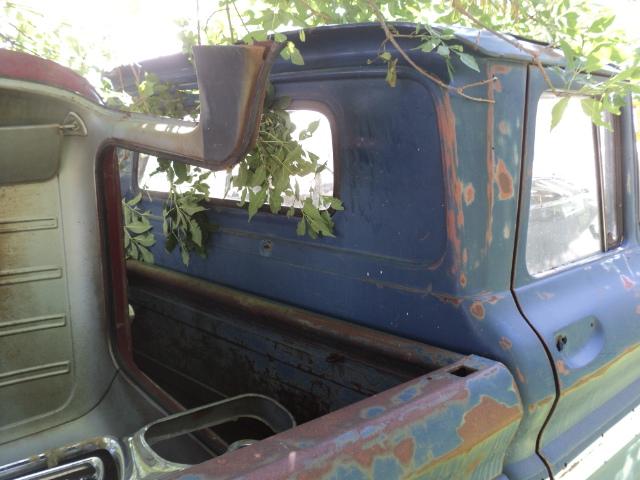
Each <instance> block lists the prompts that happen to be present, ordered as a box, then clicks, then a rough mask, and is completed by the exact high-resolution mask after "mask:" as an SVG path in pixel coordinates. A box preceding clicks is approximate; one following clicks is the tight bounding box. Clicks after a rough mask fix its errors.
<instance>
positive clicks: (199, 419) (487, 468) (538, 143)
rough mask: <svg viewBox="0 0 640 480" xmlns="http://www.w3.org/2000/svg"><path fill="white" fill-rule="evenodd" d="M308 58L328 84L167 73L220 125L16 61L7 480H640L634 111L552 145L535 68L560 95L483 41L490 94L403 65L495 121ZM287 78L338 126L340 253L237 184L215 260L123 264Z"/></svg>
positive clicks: (6, 360) (433, 95) (10, 85)
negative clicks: (171, 202) (119, 106)
mask: <svg viewBox="0 0 640 480" xmlns="http://www.w3.org/2000/svg"><path fill="white" fill-rule="evenodd" d="M396 28H398V29H399V31H404V30H406V31H410V30H412V29H414V26H412V25H400V24H399V25H396ZM306 37H307V40H306V42H305V43H303V44H301V45H300V49H301V51H302V54H303V56H304V59H305V64H304V65H303V66H297V65H292V64H290V63H288V62H285V61H284V60H282V59H280V58H277V57H278V56H277V48H276V47H275V46H274V45H273V44H269V43H265V44H256V45H253V46H230V47H199V48H197V49H196V52H195V55H194V57H195V70H194V67H193V66H192V64H191V63H190V62H189V61H188V60H187V58H186V57H185V56H184V55H176V56H173V57H167V58H162V59H156V60H150V61H148V62H142V64H141V67H142V69H143V70H144V71H146V72H151V73H154V74H155V75H157V76H158V78H160V80H163V81H167V82H171V83H172V84H174V85H177V86H178V87H180V88H191V89H192V88H195V87H196V84H197V86H198V88H199V95H200V106H201V110H200V112H201V114H200V119H199V123H197V124H195V123H190V122H187V121H181V120H173V119H169V118H161V117H153V116H148V115H142V114H132V113H124V112H120V111H115V110H112V109H109V108H107V107H106V106H105V105H104V104H103V103H102V101H101V99H100V98H99V97H98V96H97V95H96V93H95V92H94V91H93V90H92V89H91V87H90V86H89V84H88V83H87V82H86V81H84V80H83V79H82V78H80V77H78V76H76V75H75V74H74V73H72V72H71V71H69V70H66V69H64V68H62V67H60V66H57V65H56V64H54V63H52V62H49V61H46V60H42V59H38V58H35V57H31V56H28V55H25V54H20V53H15V52H9V51H0V479H1V480H8V479H16V478H21V479H45V478H46V479H63V478H64V479H67V478H95V479H101V478H105V479H123V480H124V479H154V478H167V479H171V478H174V479H178V478H180V479H184V480H187V479H189V480H195V479H203V480H204V479H227V478H247V479H289V478H294V479H364V478H374V479H382V480H384V479H395V478H424V479H456V480H457V479H487V480H490V479H500V480H507V479H509V480H533V479H544V478H556V479H580V480H582V479H586V478H601V479H613V478H616V479H635V478H640V466H639V465H640V437H639V435H640V412H639V411H638V409H637V407H638V405H639V404H640V284H639V281H640V245H639V242H640V237H639V235H640V228H639V226H640V225H639V221H640V203H639V194H640V192H639V178H638V164H637V155H636V151H635V143H634V138H635V137H634V128H633V123H632V114H631V104H630V101H629V102H628V104H627V106H626V107H625V108H624V109H623V110H622V114H621V115H620V116H619V117H618V116H616V117H613V118H612V119H611V121H612V123H613V126H614V128H613V130H608V129H604V128H597V127H594V126H593V125H592V123H591V121H590V119H589V117H588V116H587V115H586V114H584V113H583V112H582V110H581V109H580V107H579V100H580V98H579V97H575V98H572V99H571V101H570V102H569V106H568V108H567V111H566V112H565V116H564V117H563V120H562V121H561V122H560V124H559V125H558V126H557V127H556V128H555V129H553V130H551V129H550V119H551V109H552V107H553V105H554V104H555V103H556V101H557V98H556V97H555V94H554V93H552V92H551V91H550V90H549V85H548V84H547V83H546V82H545V79H544V78H543V73H542V71H541V69H540V68H539V66H536V65H534V64H533V61H532V58H531V56H530V55H529V54H527V53H526V52H525V50H523V49H519V48H517V44H518V42H522V43H521V44H522V45H526V47H527V49H526V50H529V51H531V49H533V50H535V51H538V52H540V57H539V58H540V60H541V61H542V63H543V65H544V68H545V69H547V70H548V72H547V73H548V75H549V77H550V78H551V79H552V81H554V82H555V81H558V82H560V79H559V78H558V67H559V68H561V67H562V65H563V58H562V56H560V55H558V54H557V53H556V52H553V51H547V50H546V49H545V48H544V46H542V45H538V44H536V43H532V42H529V41H526V40H522V39H515V38H513V39H512V42H506V41H505V40H504V39H501V38H497V37H496V36H494V35H493V34H491V33H488V32H482V31H471V30H465V29H460V30H458V31H457V34H456V38H455V39H454V40H452V42H454V43H457V44H460V45H463V46H464V47H465V49H466V50H467V51H469V52H470V53H472V54H473V55H474V57H475V59H476V61H477V64H478V65H479V72H476V71H474V70H472V69H470V68H466V67H464V66H463V65H462V64H456V63H454V65H453V67H454V72H455V74H454V75H453V77H451V76H450V75H449V73H448V70H447V67H446V65H445V63H444V61H443V59H442V57H441V56H439V55H436V54H435V53H429V52H422V51H420V50H416V49H412V44H411V43H410V42H411V40H409V39H407V40H406V42H405V43H403V45H404V46H405V47H406V51H407V52H409V53H410V55H411V58H412V59H413V60H414V61H415V62H416V63H417V64H418V65H420V66H421V68H423V69H424V70H426V71H428V72H430V73H431V74H433V75H435V76H437V77H438V78H440V79H442V80H443V81H444V82H448V83H450V84H451V85H453V86H454V87H455V86H461V85H469V84H472V83H475V82H479V83H478V85H477V86H476V87H473V88H472V89H469V90H466V91H467V92H470V93H474V94H477V95H478V96H482V97H485V98H487V99H489V100H491V102H474V101H470V100H468V99H466V98H463V97H462V96H460V95H458V94H457V93H456V92H455V90H453V91H452V90H443V89H442V88H440V87H439V86H438V85H436V84H435V83H434V82H432V81H431V80H429V79H428V78H426V77H425V76H423V75H421V74H420V73H418V72H417V71H416V70H415V69H414V68H412V67H410V66H409V65H407V64H404V63H402V61H401V62H399V64H398V70H397V85H396V86H395V88H391V87H390V86H388V85H387V84H386V82H385V75H386V68H385V66H384V65H381V64H380V63H377V62H370V61H369V60H370V59H372V58H375V57H376V56H377V52H378V49H379V46H380V43H381V41H382V40H383V39H384V37H383V33H382V32H381V30H380V29H379V27H378V26H376V25H366V24H363V25H346V26H339V27H323V28H317V29H314V30H312V31H309V32H308V33H307V35H306ZM196 71H197V75H196ZM120 73H122V76H121V81H122V86H123V87H124V88H131V87H132V85H134V82H133V78H132V77H131V75H127V71H126V70H123V71H121V72H120ZM602 74H603V75H607V72H603V73H602ZM494 77H495V79H494V80H492V81H486V80H488V79H492V78H494ZM267 78H269V79H270V81H271V82H272V83H273V85H274V86H275V88H276V91H277V92H278V94H279V95H286V96H288V97H290V98H292V99H293V103H292V104H291V107H290V108H291V110H292V118H297V117H296V115H298V116H302V117H304V118H307V119H308V118H317V119H318V120H319V125H320V128H319V129H318V131H317V132H316V135H314V142H315V143H314V147H313V148H316V149H317V153H318V155H321V156H323V160H324V161H326V162H329V163H330V164H331V166H332V168H331V169H330V170H329V169H328V170H327V172H329V173H328V174H325V176H324V177H323V178H322V179H320V180H319V181H322V182H323V189H325V191H327V192H329V193H332V194H333V195H334V196H336V197H339V198H340V199H341V200H342V202H343V203H344V206H345V210H344V211H339V212H333V221H334V222H335V234H336V236H335V238H330V237H323V238H319V239H311V238H308V237H300V236H297V235H296V231H295V225H296V222H297V219H296V218H295V216H294V217H289V216H286V215H284V214H282V215H280V214H273V213H271V212H269V211H268V210H265V211H260V212H258V214H257V215H256V216H255V217H254V218H253V219H252V221H251V222H247V216H246V212H245V211H244V210H243V209H241V208H239V207H238V206H237V204H236V202H235V201H233V200H229V198H226V199H225V198H224V197H225V195H224V192H222V193H221V192H220V191H219V189H218V190H216V189H215V188H213V189H212V193H211V197H212V198H211V199H210V200H209V209H208V211H207V215H208V216H209V217H210V218H211V220H212V221H214V222H215V223H216V224H218V225H219V229H218V231H217V232H215V233H214V234H213V241H212V247H211V249H210V251H209V254H208V256H207V257H206V258H199V257H194V258H193V259H192V261H191V263H190V265H189V267H185V265H184V264H183V262H182V261H181V259H180V255H179V253H177V252H175V251H174V252H173V253H167V252H166V251H165V249H164V247H163V244H162V242H157V243H156V244H155V245H154V246H153V247H151V250H152V252H153V255H154V258H155V262H154V264H149V263H142V262H139V261H133V260H129V261H125V258H124V244H123V225H122V222H123V220H122V218H123V217H122V202H121V198H122V197H125V198H126V199H131V198H133V197H135V196H136V195H137V194H138V192H139V191H140V189H141V188H142V187H143V186H145V185H146V187H147V188H146V190H147V194H145V195H144V196H143V197H142V198H143V199H142V200H141V204H142V205H143V207H144V208H145V209H148V210H150V211H151V212H152V213H153V214H155V215H157V216H152V217H151V223H152V224H153V226H154V229H156V230H157V231H161V229H162V226H161V221H160V220H159V215H160V213H161V212H160V209H161V205H162V203H161V201H159V200H161V199H162V196H163V195H166V193H164V192H166V185H163V184H162V182H155V183H154V182H153V181H152V180H153V178H152V177H150V175H149V170H150V168H152V167H150V165H152V164H153V162H154V161H156V158H157V156H158V155H162V156H164V157H168V158H171V159H173V160H175V161H182V162H186V163H189V164H192V165H199V166H200V167H202V168H208V169H211V170H221V169H226V168H230V167H232V166H233V165H234V164H235V163H237V162H238V161H239V160H240V159H241V158H242V157H243V155H244V153H245V152H246V151H247V149H248V148H249V147H250V146H251V144H252V141H253V139H254V138H255V134H256V125H257V123H258V120H259V118H260V112H261V107H262V104H261V102H262V98H263V96H264V89H265V82H266V80H267ZM483 81H484V82H483ZM576 105H577V107H576Z"/></svg>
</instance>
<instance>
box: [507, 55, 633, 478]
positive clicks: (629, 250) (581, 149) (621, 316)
mask: <svg viewBox="0 0 640 480" xmlns="http://www.w3.org/2000/svg"><path fill="white" fill-rule="evenodd" d="M549 73H551V72H549ZM529 78H530V82H529V91H528V99H527V101H528V110H527V112H528V113H527V119H526V121H527V127H526V140H525V141H526V145H525V158H524V162H523V165H524V167H523V168H524V172H526V173H525V174H524V175H523V179H522V182H523V185H522V189H521V199H520V216H519V230H518V239H517V255H516V261H515V268H514V277H513V287H514V292H515V296H516V298H517V302H518V303H519V306H520V308H521V311H522V313H523V315H524V316H525V317H526V319H527V320H528V321H529V322H530V323H531V325H532V326H533V328H534V329H535V330H536V331H537V332H538V334H539V335H540V337H541V338H542V340H543V341H544V343H545V345H546V348H547V352H548V355H549V359H550V361H551V362H552V363H553V368H554V371H555V376H556V389H557V398H556V402H555V405H554V408H553V409H552V413H551V414H550V417H549V419H548V422H547V424H546V426H545V428H544V430H543V432H542V434H541V437H540V442H539V449H540V454H541V455H542V456H543V457H544V458H545V459H546V461H547V462H548V464H549V465H550V467H551V469H552V471H553V472H554V473H555V474H558V473H560V474H561V475H562V474H564V472H567V471H569V470H570V469H571V467H572V466H574V465H573V464H572V461H573V462H574V463H576V464H577V466H575V467H576V468H577V470H576V469H575V468H574V474H575V472H577V471H580V473H579V475H580V476H579V477H576V478H587V477H588V476H589V475H591V474H593V473H594V472H595V471H596V470H597V468H598V466H599V465H601V463H602V461H604V460H606V457H607V455H605V454H604V453H603V449H602V448H600V449H596V448H595V447H594V451H593V452H592V453H591V454H589V455H586V456H584V455H583V456H582V457H579V456H578V455H579V454H580V452H583V451H584V450H585V448H587V447H588V446H589V445H590V444H592V443H593V442H594V441H595V440H596V439H597V438H598V437H600V436H601V435H602V434H605V435H608V437H607V438H608V441H607V442H606V443H607V448H610V449H613V451H612V453H613V452H615V451H616V450H619V449H621V448H623V447H624V445H625V444H626V443H627V442H628V441H630V440H631V439H632V438H633V435H634V433H633V432H634V431H635V432H638V431H640V428H639V427H638V424H637V423H636V424H635V425H634V426H632V428H631V429H627V430H628V431H627V434H626V436H625V435H622V434H617V435H611V434H606V432H607V430H608V429H609V428H610V427H612V426H613V425H614V424H615V423H616V422H618V421H619V420H620V419H621V418H623V417H625V415H626V414H627V413H628V412H630V411H631V410H632V409H633V408H634V407H635V406H637V405H638V403H640V344H639V341H640V284H639V282H640V277H639V275H640V249H639V248H638V244H637V223H638V222H637V220H636V219H637V201H636V200H635V198H636V195H637V181H636V168H635V159H634V148H633V128H632V123H631V116H630V109H625V110H624V112H623V114H622V115H621V116H620V117H611V118H610V119H609V120H610V122H611V124H612V126H613V131H611V130H608V129H606V128H603V127H598V128H596V127H594V126H593V124H592V123H591V121H590V118H589V116H588V115H587V114H586V113H585V112H584V111H583V108H582V102H583V100H585V99H584V97H579V96H577V95H570V96H569V99H568V100H566V102H567V107H566V110H565V114H564V116H563V118H562V120H561V121H560V123H559V124H558V125H557V126H556V127H555V128H554V129H553V130H550V125H551V117H552V109H553V107H554V105H556V103H557V102H558V101H559V100H560V98H561V97H559V96H558V95H557V94H554V93H552V92H550V91H549V87H548V85H547V84H546V83H545V81H544V78H543V75H542V73H541V72H540V71H539V70H538V69H537V68H536V67H530V71H529ZM631 420H633V418H632V417H628V418H627V419H626V420H625V422H626V424H627V425H630V423H629V422H630V421H631ZM609 456H610V455H609ZM587 457H588V458H587ZM585 460H586V461H585ZM598 462H600V463H598ZM587 464H589V465H590V466H589V467H588V468H587ZM578 467H579V468H578ZM563 469H564V472H563ZM561 475H560V476H561ZM560 476H559V477H558V478H560Z"/></svg>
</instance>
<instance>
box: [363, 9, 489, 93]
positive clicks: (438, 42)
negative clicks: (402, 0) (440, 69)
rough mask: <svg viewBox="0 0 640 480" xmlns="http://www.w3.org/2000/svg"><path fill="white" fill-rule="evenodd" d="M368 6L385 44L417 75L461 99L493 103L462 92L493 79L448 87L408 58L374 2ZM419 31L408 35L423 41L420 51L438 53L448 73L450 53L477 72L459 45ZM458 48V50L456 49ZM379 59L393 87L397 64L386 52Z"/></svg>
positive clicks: (469, 57) (474, 64) (472, 60)
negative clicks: (383, 63)
mask: <svg viewBox="0 0 640 480" xmlns="http://www.w3.org/2000/svg"><path fill="white" fill-rule="evenodd" d="M369 5H370V7H371V9H372V10H373V12H374V14H375V16H376V18H377V20H378V23H380V27H382V30H383V31H384V34H385V37H386V39H385V42H386V41H388V42H389V43H391V44H392V45H393V47H394V48H395V49H396V51H397V52H398V53H399V54H400V56H401V57H402V58H403V59H404V60H405V61H406V62H407V63H408V64H409V65H411V67H413V68H414V70H416V71H417V72H418V73H420V74H421V75H423V76H425V77H427V78H428V79H429V80H431V81H432V82H434V83H435V84H436V85H438V86H439V87H440V88H442V89H444V90H448V91H453V92H455V93H457V94H458V95H460V96H461V97H464V98H466V99H468V100H473V101H475V102H483V103H494V100H491V99H488V98H483V97H476V96H473V95H468V94H466V93H465V92H464V91H465V90H466V89H467V88H470V87H476V86H480V85H485V84H487V83H491V82H493V81H495V80H496V79H495V77H492V78H489V79H487V80H483V81H480V82H474V83H473V84H469V85H464V86H461V87H454V86H452V85H449V84H448V83H445V82H443V81H442V80H440V79H439V78H438V77H437V76H436V75H434V74H432V73H430V72H428V71H426V70H425V69H424V68H422V67H421V66H420V65H418V64H417V63H416V62H415V61H414V60H413V59H412V58H411V57H410V56H409V54H408V53H407V52H406V51H405V50H404V49H403V48H402V47H401V46H400V44H399V43H398V40H397V38H396V37H398V36H400V35H399V34H398V33H397V32H394V31H392V30H391V27H390V26H389V25H388V24H387V21H386V20H385V18H384V15H383V14H382V12H381V11H380V9H379V8H378V6H377V5H376V3H375V1H374V0H369ZM418 31H419V27H418V28H417V29H416V33H415V34H413V35H410V37H411V38H420V39H422V40H423V43H422V49H423V50H424V51H432V50H434V49H436V51H437V52H438V54H439V55H441V56H443V57H445V58H446V60H447V67H448V68H449V71H451V67H450V62H449V55H450V52H451V51H454V52H455V53H457V54H458V56H459V57H460V60H461V61H462V62H463V63H464V64H465V65H467V66H468V67H469V68H471V69H473V70H475V71H479V69H478V65H477V64H476V62H475V60H474V59H473V57H472V56H471V55H469V54H466V53H464V52H463V51H462V47H460V46H459V45H458V46H456V45H454V46H447V45H445V43H444V38H443V37H440V36H438V34H437V33H435V32H434V31H433V30H432V29H429V30H428V31H429V34H428V35H424V34H422V35H420V34H418V33H417V32H418ZM456 47H458V48H456ZM379 56H380V58H381V59H382V60H384V61H385V62H386V63H387V82H388V83H389V84H390V85H391V86H392V87H393V86H395V83H396V68H397V63H398V60H397V59H396V58H393V57H392V56H391V54H390V53H389V52H387V51H385V52H383V53H382V54H380V55H379Z"/></svg>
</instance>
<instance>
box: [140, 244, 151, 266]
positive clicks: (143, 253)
mask: <svg viewBox="0 0 640 480" xmlns="http://www.w3.org/2000/svg"><path fill="white" fill-rule="evenodd" d="M138 250H139V251H140V257H141V259H142V261H143V262H145V263H153V262H154V258H153V253H151V251H149V249H147V248H145V247H142V246H138Z"/></svg>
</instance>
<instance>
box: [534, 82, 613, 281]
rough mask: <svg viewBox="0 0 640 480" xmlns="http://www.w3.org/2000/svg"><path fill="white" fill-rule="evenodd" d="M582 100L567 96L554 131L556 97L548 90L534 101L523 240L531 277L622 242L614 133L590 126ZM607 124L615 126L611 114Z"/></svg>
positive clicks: (557, 98)
mask: <svg viewBox="0 0 640 480" xmlns="http://www.w3.org/2000/svg"><path fill="white" fill-rule="evenodd" d="M584 98H586V97H582V96H578V95H575V96H572V97H570V99H569V102H568V104H567V107H566V110H565V111H564V115H563V117H562V119H561V120H560V122H559V123H558V124H557V125H556V126H555V128H553V129H552V130H550V128H549V126H550V125H551V118H552V109H553V107H554V105H555V104H556V103H557V102H558V100H559V99H560V97H558V96H557V95H555V94H552V93H550V92H546V93H544V94H543V95H542V96H541V97H540V100H539V102H538V110H537V115H536V136H535V144H534V159H533V169H532V180H531V182H532V183H531V198H530V205H529V225H528V229H527V239H526V265H527V270H528V271H529V273H530V274H531V275H540V274H544V273H546V272H549V271H551V270H553V269H556V268H559V267H563V266H566V265H569V264H571V263H573V262H575V261H578V260H581V259H585V258H587V257H590V256H592V255H594V254H596V253H598V252H602V251H606V250H608V249H611V248H613V247H615V246H617V245H618V244H619V242H620V238H621V233H620V230H619V228H620V227H619V224H620V222H619V220H618V219H619V215H620V213H619V212H620V207H621V205H620V200H619V195H620V192H619V187H618V183H619V174H618V172H619V167H618V165H617V159H616V149H615V135H614V132H613V131H612V130H610V129H607V128H605V127H595V126H594V125H593V123H592V122H591V118H590V117H589V116H588V115H587V114H586V113H585V112H584V111H583V110H582V106H581V101H582V100H583V99H584ZM608 121H609V122H610V123H611V124H612V126H614V128H615V122H614V119H613V118H611V116H609V118H608Z"/></svg>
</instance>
